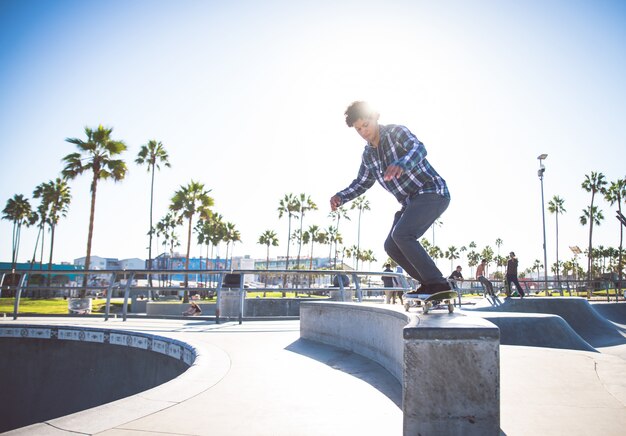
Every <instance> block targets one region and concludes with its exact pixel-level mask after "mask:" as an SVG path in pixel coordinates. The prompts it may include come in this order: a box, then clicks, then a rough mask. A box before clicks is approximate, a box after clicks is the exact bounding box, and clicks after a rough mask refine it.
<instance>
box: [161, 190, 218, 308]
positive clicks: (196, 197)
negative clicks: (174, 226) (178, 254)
mask: <svg viewBox="0 0 626 436" xmlns="http://www.w3.org/2000/svg"><path fill="white" fill-rule="evenodd" d="M209 192H211V191H210V190H208V191H207V190H205V188H204V184H203V183H200V182H195V181H193V180H192V181H191V182H189V183H188V184H187V185H186V186H181V187H180V189H179V190H177V191H176V192H175V193H174V196H173V197H172V200H171V203H170V207H169V209H170V210H171V211H172V212H174V214H176V215H177V218H178V223H182V222H183V220H187V223H188V225H187V254H186V255H185V271H188V270H189V253H190V252H191V229H193V217H194V216H195V215H198V216H199V217H200V218H202V219H207V218H208V217H209V216H210V215H211V206H213V198H211V197H209ZM188 284H189V276H188V275H187V274H185V291H184V294H183V302H184V303H188V302H189V291H188V290H187V285H188Z"/></svg>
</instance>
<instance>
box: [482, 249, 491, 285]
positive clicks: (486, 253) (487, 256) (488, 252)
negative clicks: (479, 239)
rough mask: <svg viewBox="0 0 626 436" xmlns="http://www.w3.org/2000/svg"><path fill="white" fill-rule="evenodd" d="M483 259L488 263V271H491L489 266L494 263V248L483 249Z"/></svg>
mask: <svg viewBox="0 0 626 436" xmlns="http://www.w3.org/2000/svg"><path fill="white" fill-rule="evenodd" d="M480 257H481V259H485V260H486V261H487V268H486V269H487V270H488V269H489V264H490V263H491V262H493V248H491V247H490V246H489V245H487V246H486V247H485V248H483V251H481V252H480ZM485 277H488V276H487V271H485Z"/></svg>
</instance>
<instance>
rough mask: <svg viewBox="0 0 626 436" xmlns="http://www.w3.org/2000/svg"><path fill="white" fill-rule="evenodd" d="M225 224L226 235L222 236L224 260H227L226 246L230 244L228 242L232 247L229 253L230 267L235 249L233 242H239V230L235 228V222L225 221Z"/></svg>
mask: <svg viewBox="0 0 626 436" xmlns="http://www.w3.org/2000/svg"><path fill="white" fill-rule="evenodd" d="M225 224H226V227H225V229H226V235H225V238H224V241H225V242H226V261H228V247H229V246H230V244H231V243H232V244H233V249H232V251H231V253H230V265H231V268H232V264H233V253H232V252H233V251H235V247H234V245H235V242H241V233H240V232H239V230H237V229H236V228H235V224H233V223H231V222H227V223H225Z"/></svg>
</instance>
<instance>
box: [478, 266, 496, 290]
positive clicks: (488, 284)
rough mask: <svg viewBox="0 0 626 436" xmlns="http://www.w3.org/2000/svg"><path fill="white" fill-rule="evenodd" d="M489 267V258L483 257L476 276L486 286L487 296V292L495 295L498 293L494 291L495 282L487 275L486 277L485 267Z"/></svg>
mask: <svg viewBox="0 0 626 436" xmlns="http://www.w3.org/2000/svg"><path fill="white" fill-rule="evenodd" d="M486 267H487V259H483V260H482V261H481V262H480V265H478V268H476V278H477V279H478V281H479V282H480V284H481V285H483V287H484V288H485V296H486V295H487V294H489V295H491V296H492V297H495V296H496V294H494V292H493V284H492V283H491V282H490V281H489V279H488V278H487V277H485V268H486Z"/></svg>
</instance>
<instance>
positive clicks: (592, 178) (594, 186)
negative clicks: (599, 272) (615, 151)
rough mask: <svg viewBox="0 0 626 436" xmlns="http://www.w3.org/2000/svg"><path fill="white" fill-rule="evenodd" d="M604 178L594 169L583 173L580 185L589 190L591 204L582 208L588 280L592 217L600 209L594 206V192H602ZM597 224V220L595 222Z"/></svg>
mask: <svg viewBox="0 0 626 436" xmlns="http://www.w3.org/2000/svg"><path fill="white" fill-rule="evenodd" d="M606 183H607V182H606V180H605V178H604V174H602V173H597V172H595V171H592V172H591V174H587V175H585V180H584V181H583V183H582V185H581V187H582V188H583V189H584V190H585V191H587V192H591V204H590V205H589V209H587V210H583V213H586V214H588V216H587V219H586V220H585V223H586V222H587V221H589V248H588V257H587V268H588V269H587V279H588V280H589V281H591V262H592V259H593V254H592V251H593V250H592V248H593V245H592V241H593V225H594V223H595V222H596V220H595V219H592V218H593V216H594V212H597V213H600V214H601V211H599V210H597V207H595V206H594V205H593V201H594V199H595V196H596V193H598V192H600V193H604V191H605V188H604V187H605V185H606ZM584 216H585V215H583V216H582V217H581V218H580V222H581V223H582V222H583V217H584ZM597 223H598V224H600V223H599V221H598V222H597ZM583 225H585V224H583Z"/></svg>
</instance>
